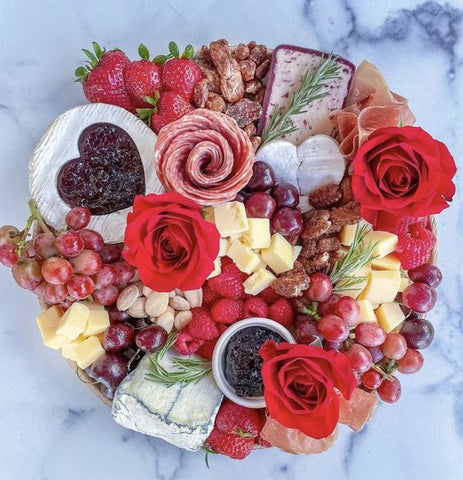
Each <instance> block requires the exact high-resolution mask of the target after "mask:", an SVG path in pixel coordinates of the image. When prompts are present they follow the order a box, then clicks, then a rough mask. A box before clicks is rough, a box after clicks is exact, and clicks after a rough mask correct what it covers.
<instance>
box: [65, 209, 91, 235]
mask: <svg viewBox="0 0 463 480" xmlns="http://www.w3.org/2000/svg"><path fill="white" fill-rule="evenodd" d="M91 217H92V214H91V213H90V210H89V209H88V208H87V207H74V208H71V210H69V212H68V213H67V214H66V217H65V219H64V220H65V222H66V225H67V226H68V227H69V228H72V229H73V230H80V229H81V228H85V227H86V226H87V225H88V224H89V223H90V219H91Z"/></svg>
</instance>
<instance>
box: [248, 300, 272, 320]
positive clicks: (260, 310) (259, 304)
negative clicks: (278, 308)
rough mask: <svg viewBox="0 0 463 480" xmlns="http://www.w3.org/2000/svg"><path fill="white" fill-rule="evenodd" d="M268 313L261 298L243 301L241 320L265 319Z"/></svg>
mask: <svg viewBox="0 0 463 480" xmlns="http://www.w3.org/2000/svg"><path fill="white" fill-rule="evenodd" d="M267 313H268V307H267V304H266V303H265V302H264V300H263V299H262V298H259V297H251V298H248V299H247V300H245V301H244V304H243V314H242V318H249V317H264V318H265V317H266V316H267Z"/></svg>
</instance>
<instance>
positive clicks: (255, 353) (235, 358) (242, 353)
mask: <svg viewBox="0 0 463 480" xmlns="http://www.w3.org/2000/svg"><path fill="white" fill-rule="evenodd" d="M267 340H275V341H276V342H277V343H281V342H283V341H284V338H283V337H282V336H281V335H279V334H278V333H276V332H273V331H272V330H269V329H268V328H265V327H247V328H243V330H240V331H239V332H236V333H235V334H234V335H233V336H232V337H231V338H230V340H229V342H228V344H227V347H226V349H225V358H224V362H225V367H224V374H225V378H226V380H227V382H228V383H229V384H230V385H231V386H232V387H233V388H234V390H235V392H236V394H237V395H238V396H239V397H260V396H262V395H263V393H264V386H263V382H262V375H261V372H260V370H261V368H262V358H261V356H260V355H259V348H260V347H261V346H262V345H263V344H264V343H265V342H266V341H267Z"/></svg>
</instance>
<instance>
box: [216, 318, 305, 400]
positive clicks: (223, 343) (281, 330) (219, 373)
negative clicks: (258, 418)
mask: <svg viewBox="0 0 463 480" xmlns="http://www.w3.org/2000/svg"><path fill="white" fill-rule="evenodd" d="M248 327H263V328H267V329H269V330H272V331H273V332H276V333H278V334H280V335H281V336H282V337H283V339H284V340H285V341H287V342H289V343H296V341H295V340H294V338H293V336H292V335H291V333H290V332H289V331H288V330H287V329H286V328H285V327H283V325H280V324H279V323H277V322H275V321H273V320H269V319H268V318H262V317H252V318H247V319H246V320H240V321H239V322H236V323H234V324H233V325H232V326H231V327H229V328H227V329H226V330H225V332H224V333H223V334H222V335H221V336H220V338H219V340H218V341H217V344H216V345H215V348H214V353H213V355H212V373H213V375H214V380H215V383H217V386H218V387H219V388H220V390H221V391H222V393H223V394H224V395H225V396H226V397H227V398H229V399H230V400H232V401H233V402H235V403H237V404H238V405H242V406H243V407H248V408H264V407H265V399H264V397H263V396H262V397H239V396H238V395H237V394H236V393H235V390H234V388H233V387H232V386H231V385H230V384H229V383H228V381H227V379H226V378H225V374H224V362H225V359H224V356H225V349H226V347H227V345H228V342H229V340H230V338H231V337H232V336H233V335H234V334H235V333H236V332H238V331H240V330H242V329H243V328H248Z"/></svg>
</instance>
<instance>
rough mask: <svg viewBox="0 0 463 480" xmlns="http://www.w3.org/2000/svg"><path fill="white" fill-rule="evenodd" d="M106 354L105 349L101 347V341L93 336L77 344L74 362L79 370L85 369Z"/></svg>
mask: <svg viewBox="0 0 463 480" xmlns="http://www.w3.org/2000/svg"><path fill="white" fill-rule="evenodd" d="M104 354H105V350H104V348H103V347H102V346H101V343H100V340H99V339H98V337H97V336H95V335H93V336H91V337H88V338H86V339H85V340H84V341H83V342H76V345H75V346H74V348H73V353H72V355H74V361H75V362H76V363H77V365H78V366H79V368H82V369H85V368H87V367H89V366H90V365H91V364H92V363H93V362H94V361H95V360H97V359H98V358H100V357H101V356H103V355H104Z"/></svg>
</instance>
